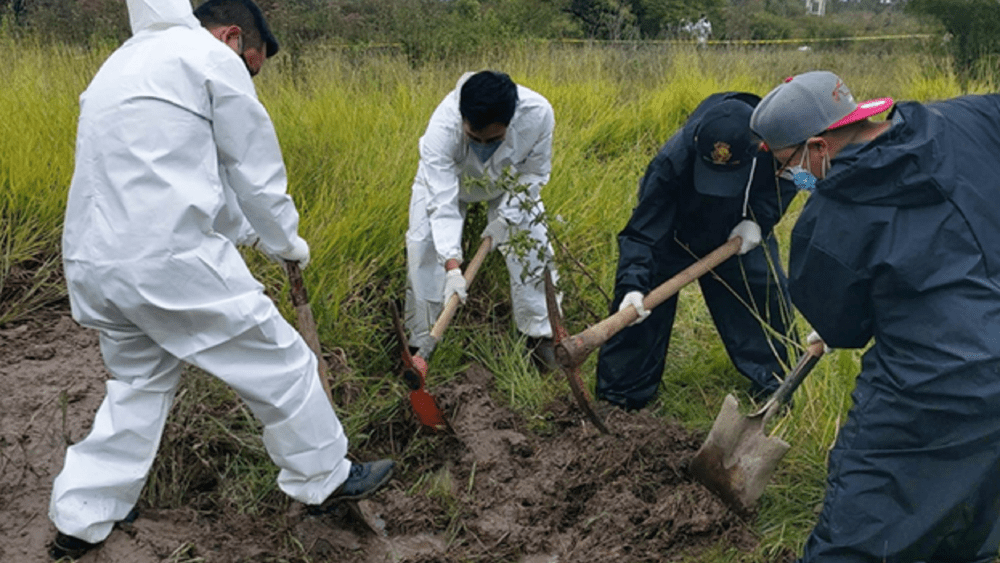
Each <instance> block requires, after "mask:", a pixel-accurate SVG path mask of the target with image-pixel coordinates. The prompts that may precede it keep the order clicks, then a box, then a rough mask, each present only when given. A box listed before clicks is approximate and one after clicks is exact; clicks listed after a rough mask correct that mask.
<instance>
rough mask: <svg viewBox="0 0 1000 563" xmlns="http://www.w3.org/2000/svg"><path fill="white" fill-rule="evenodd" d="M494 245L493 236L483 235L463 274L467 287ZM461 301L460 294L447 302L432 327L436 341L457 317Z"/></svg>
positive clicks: (432, 334)
mask: <svg viewBox="0 0 1000 563" xmlns="http://www.w3.org/2000/svg"><path fill="white" fill-rule="evenodd" d="M492 246H493V238H492V237H483V242H481V243H480V244H479V249H478V250H476V255H475V256H473V257H472V261H470V262H469V266H468V267H467V268H465V272H464V273H463V274H462V277H464V278H465V286H466V288H468V287H469V286H471V285H472V280H474V279H476V273H477V272H478V271H479V267H480V266H482V265H483V260H485V259H486V255H487V254H489V253H490V247H492ZM459 303H461V300H460V299H459V298H458V295H452V296H451V297H450V298H449V299H448V303H446V304H445V306H444V309H443V310H442V311H441V314H440V315H438V318H437V321H436V322H435V323H434V326H433V327H431V336H432V337H433V338H434V341H435V342H437V341H438V340H441V335H443V334H444V330H445V329H446V328H448V325H449V324H451V319H452V318H454V317H455V312H456V311H458V305H459Z"/></svg>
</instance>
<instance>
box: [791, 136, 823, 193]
mask: <svg viewBox="0 0 1000 563" xmlns="http://www.w3.org/2000/svg"><path fill="white" fill-rule="evenodd" d="M808 155H809V147H808V146H807V147H804V150H803V151H802V160H800V161H799V163H798V164H797V165H795V166H789V167H788V168H786V169H785V170H783V171H782V172H781V178H783V179H785V180H791V181H792V182H794V183H795V187H796V188H798V189H800V190H805V191H807V192H812V191H815V190H816V176H815V175H814V174H813V173H812V171H810V170H806V169H805V167H804V166H803V164H805V162H806V157H807V156H808ZM825 158H826V157H825V156H824V159H825ZM824 162H825V160H824Z"/></svg>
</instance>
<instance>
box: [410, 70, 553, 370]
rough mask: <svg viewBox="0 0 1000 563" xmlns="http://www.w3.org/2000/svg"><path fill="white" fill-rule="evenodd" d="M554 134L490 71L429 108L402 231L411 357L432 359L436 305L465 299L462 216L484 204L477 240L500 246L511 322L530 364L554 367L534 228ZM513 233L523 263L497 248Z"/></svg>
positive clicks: (524, 97)
mask: <svg viewBox="0 0 1000 563" xmlns="http://www.w3.org/2000/svg"><path fill="white" fill-rule="evenodd" d="M554 127H555V117H554V113H553V111H552V106H551V105H550V104H549V102H548V100H546V99H545V98H544V97H543V96H542V95H540V94H538V93H537V92H534V91H532V90H530V89H528V88H525V87H524V86H521V85H517V84H515V83H514V82H513V81H512V80H511V79H510V77H509V76H507V75H506V74H504V73H502V72H497V71H492V70H486V71H482V72H478V73H471V72H469V73H465V74H464V75H463V76H462V77H461V78H460V79H459V80H458V83H457V84H456V87H455V89H454V90H453V91H452V92H451V93H449V94H448V95H447V96H446V97H445V98H444V100H443V101H442V102H441V103H440V104H439V105H438V106H437V109H435V110H434V113H433V115H432V116H431V119H430V122H429V123H428V125H427V130H426V131H425V132H424V135H423V136H422V137H421V138H420V164H419V166H418V169H417V175H416V178H415V179H414V181H413V188H412V195H411V199H410V211H409V214H410V215H409V222H410V224H409V229H408V230H407V232H406V256H407V275H408V280H407V282H408V283H407V291H406V324H407V329H408V331H409V333H410V338H409V341H410V344H411V345H412V346H414V347H415V348H417V349H419V355H420V356H422V357H424V358H427V357H428V356H429V355H430V353H431V352H432V351H433V348H434V346H435V344H436V343H435V342H434V341H433V337H431V336H430V329H431V327H432V326H433V325H434V322H435V320H436V319H437V317H438V315H440V313H441V311H442V309H443V306H444V303H447V301H448V299H449V298H450V297H451V295H453V294H458V296H459V298H460V299H461V300H462V301H463V302H464V301H465V298H466V283H465V279H464V278H463V277H462V269H461V263H462V258H463V256H462V247H461V241H462V229H463V226H464V223H465V215H466V211H467V208H468V205H469V204H470V203H473V202H487V223H488V225H487V227H486V229H485V230H484V231H483V233H482V237H486V236H490V237H491V239H492V244H491V247H492V249H497V248H499V249H500V251H501V252H502V253H504V256H505V258H506V264H507V270H508V272H509V274H510V275H509V277H510V291H511V299H512V301H513V316H514V322H515V323H516V325H517V328H518V330H519V331H520V332H521V333H523V334H525V335H526V336H527V337H528V339H527V341H528V347H529V350H530V351H531V355H532V359H533V360H534V361H535V363H536V365H537V366H538V367H539V368H540V369H542V370H551V369H556V368H558V364H557V363H556V360H555V354H554V349H553V344H552V328H551V326H550V325H549V317H548V311H547V309H546V305H545V289H544V284H543V278H542V274H543V271H544V267H545V266H546V264H548V265H549V267H550V268H553V266H552V264H551V258H552V254H553V253H552V247H551V245H550V244H549V240H548V232H547V230H546V226H545V224H544V222H543V221H541V220H540V218H541V217H542V214H543V213H544V211H545V209H544V206H543V204H542V200H541V197H540V194H541V190H542V186H544V185H545V184H546V183H547V182H548V180H549V174H550V172H551V169H552V131H553V128H554ZM505 171H506V173H507V174H509V175H512V176H513V177H514V178H516V183H517V184H518V185H520V186H521V187H522V188H523V189H517V190H514V189H511V187H510V186H504V183H505V182H504V181H503V179H504V178H505V177H507V178H509V177H510V176H509V175H508V176H505ZM498 179H499V180H500V181H498ZM484 180H485V181H484ZM518 231H524V232H525V233H526V234H527V235H528V240H530V241H531V242H530V246H531V247H532V248H531V249H530V251H529V252H527V253H526V255H524V256H518V255H517V253H515V252H509V250H510V249H509V248H508V246H509V245H508V244H506V243H507V242H508V241H509V240H510V237H511V235H512V234H513V233H515V232H518ZM553 275H555V272H554V268H553Z"/></svg>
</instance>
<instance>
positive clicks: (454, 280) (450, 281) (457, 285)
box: [444, 268, 466, 304]
mask: <svg viewBox="0 0 1000 563" xmlns="http://www.w3.org/2000/svg"><path fill="white" fill-rule="evenodd" d="M452 293H455V294H457V295H458V299H459V301H461V302H462V303H465V298H466V293H465V278H464V277H462V270H461V268H455V269H453V270H448V274H447V275H446V276H445V278H444V303H445V304H447V303H448V299H450V298H451V294H452Z"/></svg>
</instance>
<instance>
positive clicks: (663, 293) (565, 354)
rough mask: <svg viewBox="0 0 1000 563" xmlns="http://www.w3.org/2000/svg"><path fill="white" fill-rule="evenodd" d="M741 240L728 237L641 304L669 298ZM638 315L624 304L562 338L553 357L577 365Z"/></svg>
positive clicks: (725, 257) (729, 253)
mask: <svg viewBox="0 0 1000 563" xmlns="http://www.w3.org/2000/svg"><path fill="white" fill-rule="evenodd" d="M742 243H743V239H742V238H740V237H733V238H731V239H729V241H728V242H726V244H723V245H722V246H720V247H719V248H716V249H715V250H713V251H712V252H711V253H709V254H708V255H707V256H705V257H704V258H702V259H701V260H698V261H697V262H695V263H694V264H692V265H690V266H688V267H687V268H685V269H684V270H683V271H681V272H680V273H679V274H677V275H676V276H674V277H672V278H670V279H669V280H667V281H665V282H663V283H662V284H660V285H659V286H657V287H656V288H655V289H653V290H652V291H650V292H649V293H648V294H647V295H646V296H645V297H644V298H643V299H642V306H643V307H645V308H646V310H647V311H649V310H652V309H653V308H654V307H656V306H657V305H660V304H661V303H663V302H664V301H666V300H667V299H670V298H671V297H673V296H674V295H675V294H676V293H677V292H678V291H680V290H681V288H682V287H684V286H685V285H687V284H689V283H691V282H693V281H694V280H696V279H698V278H700V277H701V276H703V275H704V274H705V273H706V272H708V271H709V270H711V269H712V268H714V267H716V266H718V265H719V264H721V263H723V262H725V261H726V260H728V259H729V258H731V257H732V256H733V255H734V254H736V252H737V251H739V249H740V245H741V244H742ZM638 318H639V312H638V311H636V310H635V307H626V308H624V309H622V310H621V311H618V312H617V313H615V314H613V315H611V316H610V317H608V318H606V319H604V320H603V321H601V322H599V323H597V324H595V325H593V326H591V327H589V328H587V329H586V330H584V331H583V332H580V333H579V334H575V335H573V336H570V337H569V338H567V339H565V340H563V341H562V342H561V343H560V344H559V346H556V358H557V359H558V360H559V363H560V364H562V365H563V366H577V365H580V364H581V363H583V360H585V359H586V358H587V356H589V355H590V353H591V352H593V351H594V350H596V349H597V348H599V347H600V346H601V345H602V344H604V343H605V342H607V341H608V340H609V339H610V338H611V337H612V336H614V335H616V334H618V333H619V332H620V331H621V330H622V329H623V328H625V327H627V326H628V325H630V324H632V323H633V322H635V320H636V319H638Z"/></svg>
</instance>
